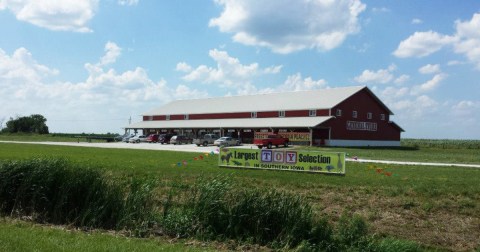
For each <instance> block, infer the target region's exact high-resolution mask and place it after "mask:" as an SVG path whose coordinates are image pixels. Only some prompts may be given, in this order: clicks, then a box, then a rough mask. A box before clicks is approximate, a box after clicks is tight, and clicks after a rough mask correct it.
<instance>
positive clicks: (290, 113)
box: [143, 109, 329, 121]
mask: <svg viewBox="0 0 480 252" xmlns="http://www.w3.org/2000/svg"><path fill="white" fill-rule="evenodd" d="M278 115H279V111H262V112H257V118H271V117H279V116H278ZM328 115H329V110H328V109H318V110H317V116H328ZM184 116H185V115H170V120H183V119H184ZM251 116H252V115H251V112H238V113H211V114H192V115H188V119H189V120H200V119H232V118H250V117H251ZM304 116H309V110H287V111H285V117H304ZM148 119H149V116H144V117H143V120H144V121H147V120H148ZM153 120H155V121H161V120H166V116H165V115H155V116H153Z"/></svg>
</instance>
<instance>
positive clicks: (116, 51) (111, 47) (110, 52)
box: [99, 41, 122, 66]
mask: <svg viewBox="0 0 480 252" xmlns="http://www.w3.org/2000/svg"><path fill="white" fill-rule="evenodd" d="M121 53H122V48H120V47H118V46H117V44H115V43H113V42H110V41H109V42H107V44H106V45H105V55H104V56H103V57H102V58H101V59H100V63H99V64H100V65H102V66H105V65H108V64H111V63H115V61H116V60H117V58H118V57H119V56H120V54H121Z"/></svg>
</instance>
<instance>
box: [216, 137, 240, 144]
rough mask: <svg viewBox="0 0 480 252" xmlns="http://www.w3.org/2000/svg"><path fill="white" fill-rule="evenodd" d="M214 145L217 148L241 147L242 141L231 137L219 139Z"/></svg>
mask: <svg viewBox="0 0 480 252" xmlns="http://www.w3.org/2000/svg"><path fill="white" fill-rule="evenodd" d="M213 145H216V146H232V145H240V141H239V140H237V139H234V138H231V137H220V138H219V139H217V140H215V141H214V142H213Z"/></svg>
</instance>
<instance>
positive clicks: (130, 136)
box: [122, 134, 135, 143]
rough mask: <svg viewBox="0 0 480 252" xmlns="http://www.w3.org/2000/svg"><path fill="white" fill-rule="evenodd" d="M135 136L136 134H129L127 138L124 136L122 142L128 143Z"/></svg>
mask: <svg viewBox="0 0 480 252" xmlns="http://www.w3.org/2000/svg"><path fill="white" fill-rule="evenodd" d="M134 136H135V134H127V135H126V136H124V137H123V138H122V142H125V143H128V140H130V138H132V137H134Z"/></svg>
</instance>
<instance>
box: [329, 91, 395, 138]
mask: <svg viewBox="0 0 480 252" xmlns="http://www.w3.org/2000/svg"><path fill="white" fill-rule="evenodd" d="M337 109H340V110H341V111H342V115H341V116H336V111H337ZM353 111H357V118H354V117H353ZM369 112H370V113H372V118H371V119H368V118H367V113H369ZM380 114H384V115H385V120H381V118H380ZM332 115H333V116H336V118H335V119H334V120H330V121H329V122H327V123H326V125H322V126H327V127H331V128H332V132H331V139H344V140H346V139H349V140H390V141H400V133H401V132H400V130H399V129H398V128H396V127H394V126H393V125H392V124H391V123H388V119H389V111H388V110H387V109H385V108H384V107H383V106H382V105H381V104H380V103H378V102H377V100H376V99H375V98H374V97H373V96H372V95H371V94H370V93H369V92H368V91H366V90H365V89H364V90H362V91H360V92H358V93H356V94H354V95H353V96H351V97H350V98H348V99H347V100H345V101H343V102H342V103H340V104H339V105H338V106H336V107H334V108H332ZM347 121H352V122H366V123H376V126H377V129H376V130H375V131H370V130H349V129H347Z"/></svg>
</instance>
